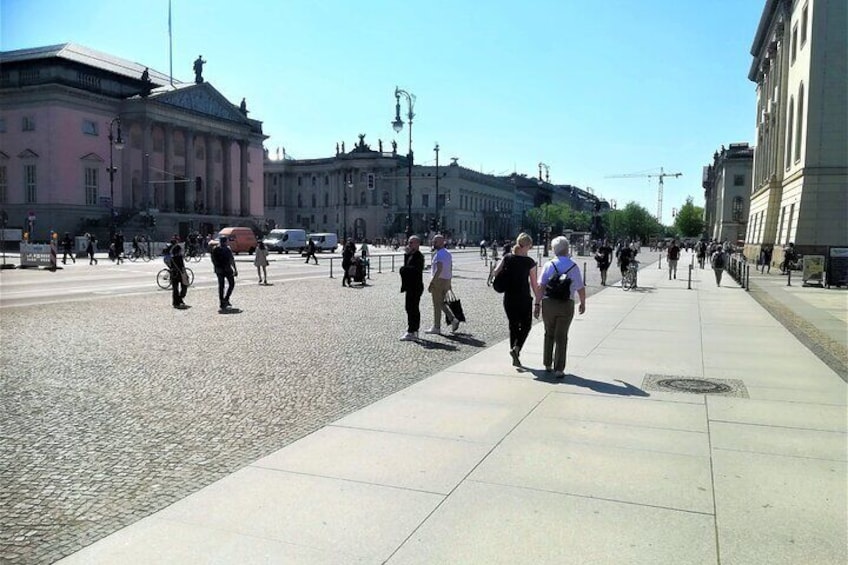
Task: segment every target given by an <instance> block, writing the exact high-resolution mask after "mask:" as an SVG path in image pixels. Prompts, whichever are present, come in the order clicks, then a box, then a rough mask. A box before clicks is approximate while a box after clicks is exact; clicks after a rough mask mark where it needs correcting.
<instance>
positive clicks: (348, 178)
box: [342, 173, 353, 241]
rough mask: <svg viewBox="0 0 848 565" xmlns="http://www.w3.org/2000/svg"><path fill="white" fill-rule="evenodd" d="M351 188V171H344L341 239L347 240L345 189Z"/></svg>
mask: <svg viewBox="0 0 848 565" xmlns="http://www.w3.org/2000/svg"><path fill="white" fill-rule="evenodd" d="M351 188H353V173H345V176H344V179H343V180H342V194H343V198H342V200H343V201H344V211H343V216H344V223H343V225H344V228H343V229H344V232H343V233H342V239H343V240H345V241H347V191H348V190H349V189H351Z"/></svg>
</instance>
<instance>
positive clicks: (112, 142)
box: [109, 118, 124, 241]
mask: <svg viewBox="0 0 848 565" xmlns="http://www.w3.org/2000/svg"><path fill="white" fill-rule="evenodd" d="M115 124H118V137H117V138H115V137H113V135H112V128H113V127H114V126H115ZM113 147H114V148H115V149H117V150H118V151H120V150H121V149H123V148H124V140H123V139H121V118H112V121H111V122H109V241H112V240H113V239H115V163H114V161H113V157H112V148H113Z"/></svg>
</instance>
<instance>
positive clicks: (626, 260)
mask: <svg viewBox="0 0 848 565" xmlns="http://www.w3.org/2000/svg"><path fill="white" fill-rule="evenodd" d="M633 260H634V258H633V250H632V249H631V248H630V246H629V245H622V246H621V249H620V250H619V251H618V266H619V268H620V269H621V286H624V277H626V276H627V268H628V267H629V266H630V263H631V262H632V261H633Z"/></svg>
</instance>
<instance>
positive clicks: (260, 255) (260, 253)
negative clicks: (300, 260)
mask: <svg viewBox="0 0 848 565" xmlns="http://www.w3.org/2000/svg"><path fill="white" fill-rule="evenodd" d="M309 243H312V240H311V239H310V240H309ZM307 262H309V259H307ZM316 263H317V261H316ZM253 264H254V266H255V267H256V274H257V275H259V284H265V285H267V284H268V248H267V247H265V242H264V241H260V242H259V243H257V244H256V251H255V255H254V257H253ZM263 275H264V277H265V280H264V281H263V279H262V277H263Z"/></svg>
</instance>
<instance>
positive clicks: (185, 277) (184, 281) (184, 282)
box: [181, 271, 190, 286]
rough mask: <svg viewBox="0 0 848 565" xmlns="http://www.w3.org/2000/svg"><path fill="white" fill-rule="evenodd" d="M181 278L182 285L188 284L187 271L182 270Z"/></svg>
mask: <svg viewBox="0 0 848 565" xmlns="http://www.w3.org/2000/svg"><path fill="white" fill-rule="evenodd" d="M181 278H182V280H183V286H188V285H189V284H190V283H189V280H188V273H187V272H185V271H183V272H182V277H181Z"/></svg>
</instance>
